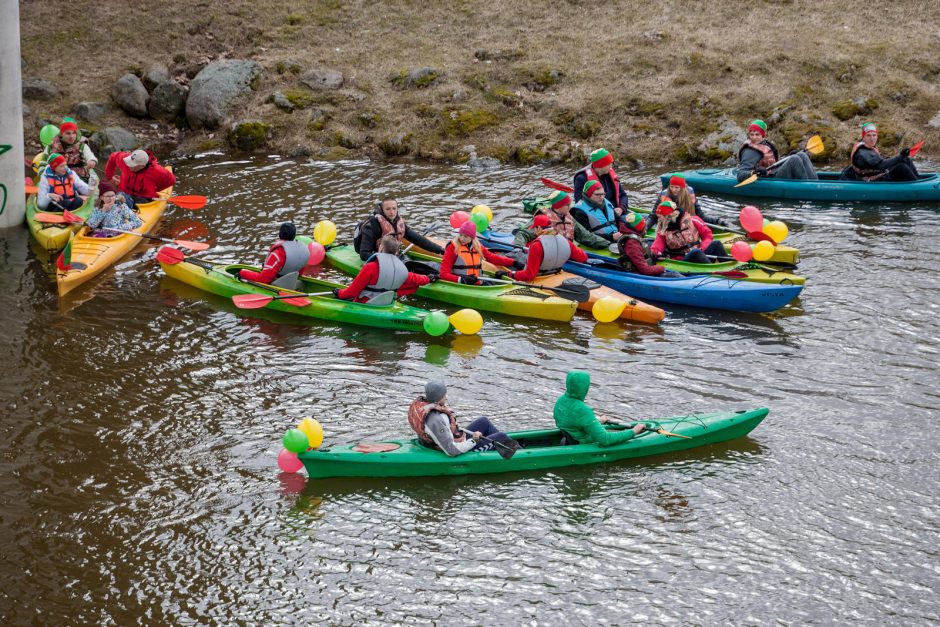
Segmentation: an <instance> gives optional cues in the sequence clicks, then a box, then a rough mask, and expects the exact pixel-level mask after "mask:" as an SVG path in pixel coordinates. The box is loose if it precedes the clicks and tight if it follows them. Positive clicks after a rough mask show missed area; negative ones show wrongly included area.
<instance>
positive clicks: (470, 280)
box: [460, 276, 480, 285]
mask: <svg viewBox="0 0 940 627" xmlns="http://www.w3.org/2000/svg"><path fill="white" fill-rule="evenodd" d="M460 282H461V283H463V284H465V285H479V284H480V279H478V278H476V277H475V276H462V277H460Z"/></svg>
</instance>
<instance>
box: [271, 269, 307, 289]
mask: <svg viewBox="0 0 940 627" xmlns="http://www.w3.org/2000/svg"><path fill="white" fill-rule="evenodd" d="M271 285H274V286H276V287H283V288H284V289H285V290H294V291H300V273H298V272H291V273H290V274H285V275H284V276H282V277H279V278H277V279H274V280H273V281H271Z"/></svg>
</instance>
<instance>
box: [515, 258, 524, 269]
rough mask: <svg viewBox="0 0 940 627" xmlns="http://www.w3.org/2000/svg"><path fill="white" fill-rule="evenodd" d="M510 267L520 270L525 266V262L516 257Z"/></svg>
mask: <svg viewBox="0 0 940 627" xmlns="http://www.w3.org/2000/svg"><path fill="white" fill-rule="evenodd" d="M512 267H513V268H515V269H516V270H522V269H523V268H525V262H524V261H522V260H520V259H516V260H515V261H513V262H512Z"/></svg>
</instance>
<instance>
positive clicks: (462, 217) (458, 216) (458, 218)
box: [450, 211, 470, 229]
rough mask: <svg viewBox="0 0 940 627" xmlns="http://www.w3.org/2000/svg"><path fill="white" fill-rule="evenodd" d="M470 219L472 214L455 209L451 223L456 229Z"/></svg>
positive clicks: (451, 215)
mask: <svg viewBox="0 0 940 627" xmlns="http://www.w3.org/2000/svg"><path fill="white" fill-rule="evenodd" d="M469 219H470V214H469V213H467V212H466V211H455V212H453V213H452V214H450V225H451V226H452V227H454V228H455V229H459V228H460V226H461V225H462V224H463V223H464V222H466V221H467V220H469Z"/></svg>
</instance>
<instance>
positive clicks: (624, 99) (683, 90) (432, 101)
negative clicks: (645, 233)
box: [21, 0, 940, 162]
mask: <svg viewBox="0 0 940 627" xmlns="http://www.w3.org/2000/svg"><path fill="white" fill-rule="evenodd" d="M21 13H22V24H23V26H22V35H23V54H24V57H25V58H26V60H27V63H28V65H27V67H26V70H25V71H24V75H25V76H39V77H45V78H49V79H51V80H53V81H54V82H57V83H58V84H60V85H62V86H63V87H66V88H67V89H68V92H69V93H68V102H67V105H68V106H70V105H71V104H72V103H73V102H77V101H79V100H107V98H108V94H109V91H110V87H111V85H112V84H113V82H114V80H115V79H117V78H118V77H119V76H120V74H122V73H123V72H125V71H127V70H138V71H139V70H142V69H143V68H145V67H146V66H147V65H148V64H149V63H150V62H151V61H153V60H157V61H162V62H165V63H168V64H172V63H173V60H174V57H177V58H180V59H185V60H186V61H190V62H191V61H195V60H197V59H199V58H200V57H216V56H218V55H224V56H229V57H248V58H252V59H255V60H256V61H258V62H260V63H261V64H262V65H263V66H264V67H265V68H266V70H267V72H266V73H265V76H264V79H263V81H262V84H261V87H260V88H259V90H258V92H257V93H256V94H255V96H254V98H253V100H252V101H251V102H250V103H247V104H246V106H245V110H244V111H243V112H242V115H243V116H254V117H257V116H260V117H263V118H264V119H266V120H267V121H268V122H270V123H271V124H273V125H274V127H275V129H276V139H275V142H276V146H277V147H278V148H280V149H282V150H285V151H288V150H290V149H291V148H293V147H295V146H297V145H305V146H307V147H308V148H310V149H311V150H312V152H313V154H314V155H323V156H332V157H336V156H344V155H346V154H350V151H353V152H357V151H361V152H365V153H367V154H374V155H379V154H381V152H380V150H379V149H378V148H377V145H378V144H379V143H380V142H381V141H382V140H383V139H385V138H387V137H389V136H393V135H395V134H396V133H398V132H402V131H404V132H410V133H412V135H413V138H412V140H411V143H412V152H411V154H412V155H416V156H418V157H423V158H432V159H434V158H440V159H451V160H454V159H461V158H463V157H462V147H463V146H464V145H466V144H473V145H475V146H476V147H477V152H478V153H479V154H480V155H481V156H482V155H493V156H497V157H499V158H501V159H516V160H520V161H523V162H526V161H537V160H540V159H562V160H564V159H576V160H578V159H580V158H581V155H582V154H583V151H584V150H587V149H590V148H593V147H597V146H601V145H603V146H607V147H609V148H611V149H612V150H613V151H614V152H615V154H616V155H617V156H618V158H619V159H620V160H621V161H623V160H627V159H631V158H632V159H643V160H657V161H663V160H671V159H675V158H679V157H680V156H681V157H689V156H691V157H693V158H699V159H701V158H702V157H703V156H702V155H696V151H695V150H694V149H693V150H692V151H691V153H690V152H689V150H688V148H689V147H694V146H696V145H697V144H698V143H699V141H700V140H701V138H702V137H704V135H706V134H707V133H708V132H709V131H711V130H714V128H716V120H717V119H718V118H719V117H720V116H722V115H727V116H730V117H731V118H732V119H734V120H735V121H738V122H740V123H743V122H744V121H746V120H747V119H749V118H751V117H764V118H769V117H770V116H771V114H772V113H773V112H774V110H781V109H785V113H784V114H783V116H782V117H781V119H780V120H779V121H778V122H777V123H776V124H774V125H772V126H771V137H772V138H775V139H777V140H778V141H781V142H782V143H785V142H784V138H783V136H782V134H781V133H782V129H783V127H785V126H788V125H789V126H790V127H794V128H795V127H800V128H802V127H806V129H810V128H812V127H816V126H825V127H827V128H828V129H829V131H828V135H827V137H829V138H831V140H830V144H834V147H835V148H836V150H835V156H836V157H837V158H844V155H845V153H846V150H847V148H848V147H849V145H850V143H851V140H852V137H854V135H855V132H856V129H857V126H858V124H859V122H860V121H861V120H859V119H849V120H847V121H845V122H842V121H840V120H838V119H837V118H836V117H835V116H834V115H833V114H832V112H831V109H832V107H833V105H834V104H835V103H837V102H839V101H844V100H846V99H854V98H858V97H866V98H873V99H875V100H876V101H877V102H878V108H877V109H876V110H875V111H874V113H873V114H871V115H869V116H866V117H870V118H872V119H874V120H876V121H877V122H878V123H879V125H880V126H883V127H885V128H886V129H890V130H893V131H895V132H896V136H897V137H898V138H899V139H900V138H902V137H903V139H904V141H907V142H908V143H910V142H912V141H913V140H914V138H920V137H923V136H925V134H926V136H927V137H928V140H929V141H928V145H927V148H926V149H925V150H927V151H930V148H931V147H933V148H935V149H937V148H940V133H938V131H936V130H932V131H930V132H929V133H928V132H926V128H925V124H926V122H927V121H928V120H929V119H930V118H931V117H933V116H934V115H935V114H936V113H937V111H938V110H940V89H938V80H940V60H938V59H937V57H936V54H935V51H936V49H937V46H938V44H940V30H938V28H937V24H940V4H934V3H926V2H904V1H901V2H895V3H889V4H883V3H880V4H878V5H877V6H871V7H861V8H859V7H858V6H857V4H856V3H850V2H847V1H845V0H839V1H835V2H823V3H820V2H804V1H796V0H792V1H787V0H778V1H769V0H768V1H763V2H760V1H757V2H755V1H749V2H742V1H737V0H734V1H726V2H722V3H711V2H707V3H688V2H679V1H672V0H667V1H664V2H659V3H649V2H640V1H621V2H606V3H597V2H582V1H576V0H568V1H567V2H566V1H563V0H554V1H553V2H544V1H538V0H526V1H519V0H507V1H504V2H500V3H494V2H484V1H480V0H462V1H461V0H455V1H451V2H441V3H427V2H417V1H399V2H385V3H380V4H376V3H373V2H364V1H362V0H354V1H348V2H347V1H340V0H323V1H313V0H295V1H294V2H290V3H286V2H274V1H271V0H268V1H264V0H251V1H248V0H228V1H227V2H224V3H223V2H196V3H190V2H186V1H181V0H166V1H165V2H163V3H154V4H152V5H151V6H146V5H145V4H135V5H129V4H127V3H126V2H115V1H114V0H107V1H98V2H90V1H88V0H72V1H69V2H63V1H62V0H51V1H47V2H43V3H40V2H26V3H21ZM49 16H56V20H55V22H54V25H55V26H54V28H55V30H54V32H49V31H48V30H46V29H47V28H48V25H49V24H51V23H53V22H50V21H49ZM496 49H502V50H509V49H517V50H519V51H521V52H522V56H521V57H520V58H515V59H510V60H505V61H500V60H496V61H492V62H480V61H478V60H477V59H476V58H475V56H474V52H475V51H477V50H489V51H492V50H496ZM285 59H296V60H298V61H300V62H301V63H302V65H303V66H304V68H305V69H306V68H314V67H322V68H333V69H338V70H340V71H342V72H343V74H344V75H345V76H346V78H347V86H346V87H345V88H344V89H343V90H341V91H340V92H335V93H329V94H322V95H321V94H317V95H315V96H314V103H313V104H312V106H311V108H308V109H305V110H298V111H295V112H294V113H292V114H288V113H284V112H281V111H279V110H278V109H276V108H275V107H274V106H273V105H271V104H267V103H266V102H265V100H266V98H267V97H268V96H269V95H270V94H271V92H273V91H274V90H275V89H288V88H296V87H297V81H296V76H295V75H293V74H290V73H284V74H278V73H277V72H276V70H275V68H276V66H277V63H278V62H279V61H283V60H285ZM422 66H428V67H434V68H437V69H439V70H441V71H442V76H441V78H439V79H438V80H437V81H435V82H433V83H432V84H431V85H429V86H427V87H425V88H421V89H410V90H400V89H398V88H396V87H395V86H394V85H393V84H392V83H391V82H390V77H392V76H394V75H398V74H400V72H401V71H402V70H408V69H411V68H416V67H422ZM552 71H556V72H558V73H560V74H561V77H560V79H558V81H557V83H555V84H550V85H545V84H544V83H546V82H551V81H550V80H548V79H547V77H548V76H549V75H550V73H551V72H552ZM69 75H72V76H75V77H76V78H75V80H72V81H69V80H68V79H66V78H64V77H65V76H69ZM543 88H544V90H542V89H543ZM459 91H463V92H465V96H464V97H463V98H462V99H461V98H459V97H458V98H454V93H455V92H459ZM357 94H358V95H359V96H362V95H364V96H365V98H364V99H362V100H361V101H356V100H354V99H353V98H351V96H356V95H357ZM40 108H42V107H40ZM48 108H49V107H46V109H48ZM67 108H68V107H67V106H63V107H62V110H61V111H58V112H51V111H50V112H49V115H50V116H52V115H54V113H58V114H61V113H64V112H65V110H66V109H67ZM311 110H315V111H318V112H320V113H324V114H325V116H324V117H325V118H326V122H325V124H324V125H323V128H322V130H317V129H316V128H312V127H309V122H310V119H311ZM364 111H369V112H373V113H375V114H377V115H378V119H379V122H378V123H377V124H375V125H374V126H372V127H370V125H368V124H364V123H363V122H362V121H361V119H360V114H361V113H363V112H364ZM467 116H469V117H467ZM474 116H476V117H474ZM492 116H495V118H496V120H497V123H496V124H495V125H486V124H481V125H479V127H478V128H474V124H473V120H474V119H477V118H479V119H488V118H490V117H492ZM457 117H460V119H461V120H470V121H469V122H468V123H467V124H463V123H460V124H449V123H448V120H450V121H453V120H455V119H456V118H457ZM314 126H316V125H314ZM455 127H456V130H455ZM793 132H796V131H793ZM204 139H205V137H204V136H202V135H198V134H194V135H193V137H192V138H191V139H190V140H189V141H190V143H191V144H192V145H196V144H198V143H199V142H201V141H204ZM348 146H353V148H348ZM683 147H685V149H683Z"/></svg>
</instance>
